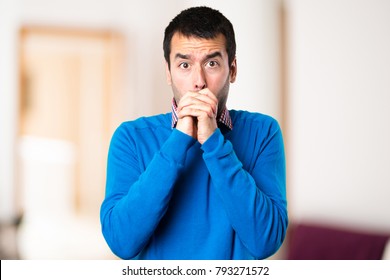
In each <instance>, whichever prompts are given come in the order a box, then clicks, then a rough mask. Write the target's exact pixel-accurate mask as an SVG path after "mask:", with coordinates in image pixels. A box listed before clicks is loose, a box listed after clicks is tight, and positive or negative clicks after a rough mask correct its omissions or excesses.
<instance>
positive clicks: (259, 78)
mask: <svg viewBox="0 0 390 280" xmlns="http://www.w3.org/2000/svg"><path fill="white" fill-rule="evenodd" d="M195 5H209V6H211V7H213V8H216V9H219V10H220V11H221V12H222V13H224V14H225V15H226V16H227V17H228V18H229V19H230V20H231V21H232V23H233V25H234V27H235V31H236V40H237V60H238V77H237V81H236V83H234V84H233V85H232V87H231V91H230V97H229V101H228V107H229V108H231V109H245V110H249V111H256V112H262V113H265V114H269V115H272V116H273V117H275V118H276V119H277V120H278V121H279V123H280V124H281V126H282V129H283V133H284V138H285V147H286V158H287V193H288V207H289V216H290V228H291V229H294V228H295V227H296V226H298V225H302V224H304V225H310V226H312V225H315V226H320V228H321V227H325V228H330V229H337V230H341V231H346V232H348V233H349V234H351V233H355V232H356V233H358V234H362V236H363V235H364V236H366V237H367V236H368V235H370V236H389V235H390V203H389V201H390V145H389V143H390V110H389V108H390V51H389V50H390V16H389V15H390V1H387V0H248V1H246V0H242V1H236V0H213V1H196V0H170V1H151V0H143V1H139V0H137V1H135V0H99V1H96V0H95V1H92V0H66V1H65V0H0V155H1V156H0V258H1V259H18V258H20V259H114V258H115V256H113V255H112V253H111V252H110V250H109V249H108V247H107V245H106V244H105V241H104V239H103V237H102V235H101V231H100V223H99V208H100V203H101V201H102V199H103V196H104V188H105V164H106V156H107V149H108V144H109V141H110V138H111V135H112V133H113V131H114V129H115V128H116V127H117V126H118V125H119V124H120V123H121V122H122V121H125V120H130V119H134V118H137V117H139V116H143V115H152V114H158V113H165V112H168V111H169V110H170V100H171V90H170V87H169V86H167V84H166V81H165V72H164V71H165V69H164V59H163V52H162V39H163V32H164V29H165V27H166V26H167V24H168V23H169V21H170V20H171V19H172V18H173V17H174V16H175V15H176V14H177V13H179V12H180V11H181V10H182V9H184V8H187V7H190V6H195ZM291 232H294V231H291ZM291 232H289V236H288V238H287V239H286V242H285V244H284V245H283V247H282V248H281V250H280V251H279V252H278V253H277V254H276V255H275V256H274V257H273V258H277V259H278V258H280V259H284V258H288V257H289V254H290V253H289V250H290V248H289V245H290V243H291V242H293V240H294V238H291V237H290V235H291V234H290V233H291ZM297 232H298V231H297ZM305 238H307V239H305V240H306V241H307V242H309V239H310V237H305ZM332 238H333V237H332ZM333 241H334V240H331V242H333ZM358 242H360V243H362V239H358ZM364 242H365V241H364ZM333 243H334V242H333ZM344 243H345V242H344ZM324 244H325V243H324ZM334 244H336V243H334ZM370 244H371V243H370ZM340 246H342V245H340ZM351 246H354V247H356V246H357V245H356V244H352V245H351ZM382 247H383V246H382ZM354 249H355V248H354ZM354 249H351V250H354ZM384 253H385V252H384ZM340 258H341V257H340Z"/></svg>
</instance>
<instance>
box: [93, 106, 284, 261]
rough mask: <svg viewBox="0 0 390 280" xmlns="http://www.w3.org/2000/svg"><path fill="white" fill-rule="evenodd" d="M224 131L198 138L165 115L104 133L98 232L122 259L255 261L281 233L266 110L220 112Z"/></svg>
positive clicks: (280, 164)
mask: <svg viewBox="0 0 390 280" xmlns="http://www.w3.org/2000/svg"><path fill="white" fill-rule="evenodd" d="M230 115H231V118H232V121H233V130H232V131H228V130H226V131H225V130H224V129H223V128H221V129H219V128H218V129H217V130H216V131H215V132H214V134H213V135H212V136H211V137H210V138H209V139H208V140H207V141H206V142H205V143H204V144H203V145H201V144H200V143H199V142H197V141H196V140H195V139H193V138H192V137H190V136H188V135H186V134H184V133H182V132H180V131H179V130H177V129H172V128H171V113H167V114H161V115H157V116H152V117H144V118H140V119H138V120H135V121H131V122H125V123H123V124H122V125H121V126H120V127H119V128H118V129H117V130H116V132H115V133H114V135H113V138H112V140H111V144H110V150H109V155H108V166H107V185H106V196H105V199H104V201H103V203H102V207H101V217H100V218H101V223H102V231H103V235H104V237H105V239H106V241H107V243H108V245H109V247H110V248H111V250H112V251H113V253H115V254H116V255H117V256H118V257H120V258H122V259H133V258H135V259H219V260H221V259H262V258H266V257H269V256H270V255H272V254H273V253H275V252H276V251H277V250H278V248H279V247H280V246H281V244H282V242H283V240H284V238H285V235H286V230H287V224H288V215H287V202H286V176H285V173H286V170H285V155H284V146H283V139H282V133H281V130H280V128H279V125H278V123H277V122H276V121H275V120H274V119H273V118H271V117H269V116H265V115H262V114H258V113H249V112H245V111H234V110H231V111H230Z"/></svg>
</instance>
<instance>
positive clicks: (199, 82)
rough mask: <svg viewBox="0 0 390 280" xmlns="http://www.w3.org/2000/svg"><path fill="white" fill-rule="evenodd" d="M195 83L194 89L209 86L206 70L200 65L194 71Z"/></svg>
mask: <svg viewBox="0 0 390 280" xmlns="http://www.w3.org/2000/svg"><path fill="white" fill-rule="evenodd" d="M193 81H194V82H193V83H194V90H195V91H199V90H202V89H204V88H206V87H207V85H206V77H205V73H204V70H203V69H202V67H199V68H198V69H196V70H195V71H194V78H193Z"/></svg>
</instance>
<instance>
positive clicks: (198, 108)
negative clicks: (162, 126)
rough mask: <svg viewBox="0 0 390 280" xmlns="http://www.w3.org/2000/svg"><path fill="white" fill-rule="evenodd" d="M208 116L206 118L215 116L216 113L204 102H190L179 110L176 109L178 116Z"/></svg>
mask: <svg viewBox="0 0 390 280" xmlns="http://www.w3.org/2000/svg"><path fill="white" fill-rule="evenodd" d="M187 116H191V117H196V118H201V117H208V118H216V113H215V111H214V110H213V108H212V107H211V106H209V105H208V104H206V103H200V104H192V105H188V106H185V107H183V108H182V109H181V110H180V111H178V117H179V118H183V117H187Z"/></svg>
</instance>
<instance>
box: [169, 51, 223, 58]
mask: <svg viewBox="0 0 390 280" xmlns="http://www.w3.org/2000/svg"><path fill="white" fill-rule="evenodd" d="M214 57H222V54H221V52H219V51H216V52H213V53H210V54H208V55H206V57H205V60H208V59H210V58H214ZM178 58H180V59H189V58H190V56H189V55H188V54H181V53H177V54H176V55H175V59H178Z"/></svg>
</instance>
